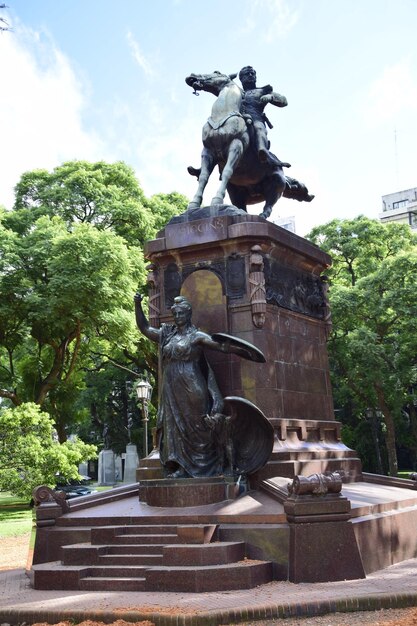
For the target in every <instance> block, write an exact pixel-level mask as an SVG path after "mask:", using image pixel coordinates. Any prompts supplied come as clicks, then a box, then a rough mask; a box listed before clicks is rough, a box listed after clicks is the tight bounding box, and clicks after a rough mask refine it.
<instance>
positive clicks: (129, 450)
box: [123, 443, 139, 484]
mask: <svg viewBox="0 0 417 626" xmlns="http://www.w3.org/2000/svg"><path fill="white" fill-rule="evenodd" d="M138 465H139V456H138V449H137V447H136V446H135V444H133V443H128V444H127V446H126V458H125V473H124V477H123V482H124V483H125V484H130V483H135V482H136V470H137V468H138Z"/></svg>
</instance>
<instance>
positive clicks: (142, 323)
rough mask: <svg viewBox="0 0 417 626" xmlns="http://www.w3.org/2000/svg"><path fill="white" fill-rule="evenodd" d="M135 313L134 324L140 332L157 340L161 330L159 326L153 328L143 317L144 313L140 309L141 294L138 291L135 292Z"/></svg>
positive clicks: (152, 339)
mask: <svg viewBox="0 0 417 626" xmlns="http://www.w3.org/2000/svg"><path fill="white" fill-rule="evenodd" d="M134 300H135V315H136V324H137V326H138V328H139V330H140V332H141V333H142V334H144V335H145V337H147V338H148V339H151V341H156V342H159V339H160V336H161V330H160V329H159V328H153V327H152V326H149V322H148V320H147V319H146V317H145V313H144V312H143V309H142V300H143V297H142V294H140V293H139V292H137V293H135V298H134Z"/></svg>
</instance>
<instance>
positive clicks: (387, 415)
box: [375, 385, 398, 476]
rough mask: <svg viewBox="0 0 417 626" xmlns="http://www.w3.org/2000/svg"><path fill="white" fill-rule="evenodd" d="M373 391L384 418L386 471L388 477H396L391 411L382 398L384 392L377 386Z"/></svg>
mask: <svg viewBox="0 0 417 626" xmlns="http://www.w3.org/2000/svg"><path fill="white" fill-rule="evenodd" d="M375 390H376V393H377V396H378V403H379V406H380V408H381V411H382V413H383V416H384V422H385V426H386V427H387V432H386V436H385V443H386V446H387V453H388V471H389V475H390V476H397V474H398V459H397V447H396V437H395V424H394V416H393V415H392V412H391V410H390V409H389V407H388V406H387V403H386V402H385V397H384V391H383V389H382V388H381V387H380V386H379V385H375Z"/></svg>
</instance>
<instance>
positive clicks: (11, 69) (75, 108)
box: [0, 25, 106, 208]
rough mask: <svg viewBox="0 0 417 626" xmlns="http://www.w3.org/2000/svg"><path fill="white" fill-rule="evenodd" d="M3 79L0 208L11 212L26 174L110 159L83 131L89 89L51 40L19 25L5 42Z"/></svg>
mask: <svg viewBox="0 0 417 626" xmlns="http://www.w3.org/2000/svg"><path fill="white" fill-rule="evenodd" d="M0 76H1V90H0V111H1V117H2V124H1V131H0V154H1V160H2V170H1V176H0V204H4V205H5V206H6V207H9V208H10V207H11V205H12V203H13V187H14V185H15V184H16V183H17V182H18V180H19V178H20V176H21V174H22V173H23V172H24V171H27V170H31V169H37V168H45V169H52V168H53V167H55V166H57V165H59V164H60V163H61V162H62V161H64V160H70V159H77V158H81V159H88V160H90V159H92V160H94V159H100V158H105V156H106V155H105V154H103V146H102V144H101V142H100V140H99V139H98V138H97V136H96V135H95V134H94V133H91V132H86V131H85V130H84V129H83V125H82V112H83V108H84V106H85V104H86V103H85V100H84V97H83V91H84V90H83V85H81V84H80V82H79V81H78V79H77V77H76V75H75V73H74V70H73V69H72V67H71V65H70V63H69V61H68V59H67V58H66V57H65V56H64V55H63V54H62V53H61V52H60V51H59V50H58V49H57V48H56V47H55V45H54V43H53V42H52V41H51V40H50V39H49V38H48V36H46V35H45V34H44V33H42V34H41V33H38V32H34V31H32V30H29V29H23V28H21V27H20V26H16V25H14V31H13V33H7V34H6V35H3V36H2V37H0Z"/></svg>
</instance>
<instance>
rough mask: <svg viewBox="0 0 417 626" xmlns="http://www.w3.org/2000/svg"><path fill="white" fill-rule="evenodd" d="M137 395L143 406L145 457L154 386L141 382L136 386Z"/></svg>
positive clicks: (144, 381) (146, 454)
mask: <svg viewBox="0 0 417 626" xmlns="http://www.w3.org/2000/svg"><path fill="white" fill-rule="evenodd" d="M136 394H137V396H138V400H139V402H140V404H141V406H142V422H143V450H144V452H145V456H148V421H149V419H148V415H149V413H148V402H149V401H150V399H151V395H152V385H150V384H149V383H148V381H147V380H141V381H139V382H138V384H137V385H136Z"/></svg>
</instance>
